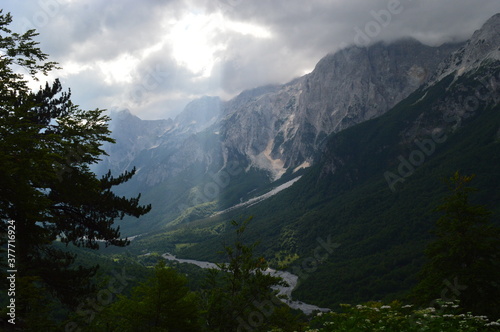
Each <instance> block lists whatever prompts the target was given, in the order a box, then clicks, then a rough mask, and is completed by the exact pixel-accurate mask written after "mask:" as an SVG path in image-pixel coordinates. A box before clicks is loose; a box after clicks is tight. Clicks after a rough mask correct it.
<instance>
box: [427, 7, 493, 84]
mask: <svg viewBox="0 0 500 332" xmlns="http://www.w3.org/2000/svg"><path fill="white" fill-rule="evenodd" d="M498 60H500V13H498V14H495V15H493V16H492V17H491V18H490V19H489V20H488V21H486V23H485V24H484V25H483V26H482V27H481V29H479V30H477V31H475V32H474V34H473V35H472V37H471V38H470V39H469V40H468V41H467V43H465V45H463V46H462V47H461V48H460V49H459V50H457V51H456V52H454V53H453V54H452V55H451V56H450V57H449V58H447V59H446V61H443V62H442V63H441V65H440V66H439V68H438V70H437V72H436V74H435V75H434V77H433V79H432V80H431V81H430V82H429V83H430V84H432V83H435V82H436V81H439V80H441V79H443V78H444V77H445V76H448V75H450V74H452V73H454V74H455V76H456V77H457V76H460V75H463V74H465V73H467V72H470V71H471V70H473V69H477V68H479V67H480V66H481V65H482V64H483V63H484V62H487V61H488V62H492V61H498Z"/></svg>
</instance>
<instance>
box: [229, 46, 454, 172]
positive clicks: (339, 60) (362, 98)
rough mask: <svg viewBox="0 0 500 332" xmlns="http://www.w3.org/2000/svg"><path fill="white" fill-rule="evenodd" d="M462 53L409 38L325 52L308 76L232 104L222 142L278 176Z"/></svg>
mask: <svg viewBox="0 0 500 332" xmlns="http://www.w3.org/2000/svg"><path fill="white" fill-rule="evenodd" d="M457 48H458V45H443V46H441V47H430V46H425V45H423V44H421V43H419V42H418V41H416V40H411V39H409V40H401V41H398V42H396V43H393V44H390V45H386V44H383V43H378V44H375V45H373V46H370V47H367V48H366V47H365V48H359V47H355V46H353V47H349V48H346V49H344V50H342V51H340V52H337V53H335V54H331V55H327V56H326V57H324V58H323V59H322V60H321V61H320V62H319V63H318V64H317V65H316V68H315V69H314V71H313V72H311V73H310V74H308V75H306V76H303V77H301V78H298V79H296V80H294V81H292V82H290V83H288V84H285V85H282V86H274V87H272V88H271V87H270V88H269V89H267V90H266V89H261V90H259V91H255V92H254V93H253V94H251V97H248V94H247V95H244V96H242V97H241V99H242V101H244V102H242V101H238V98H240V97H236V98H235V100H234V101H232V102H230V103H228V105H227V106H226V107H227V108H228V110H226V112H227V114H228V116H227V117H226V118H224V119H223V123H222V126H221V127H222V130H221V132H223V133H224V136H223V137H224V143H223V144H224V145H225V146H226V147H228V149H229V147H232V148H234V149H236V150H237V151H238V152H239V153H241V154H244V155H246V156H247V157H248V159H249V160H250V163H251V164H252V165H253V166H255V167H257V168H262V169H266V170H268V171H269V172H270V174H271V175H272V177H273V178H277V177H279V176H280V175H281V174H283V173H284V172H285V171H286V170H287V169H289V168H292V169H296V168H300V167H307V166H309V165H311V163H312V161H313V160H312V159H313V156H314V154H315V153H316V151H317V149H318V148H319V146H320V145H321V142H322V140H323V139H324V138H326V137H327V136H328V135H329V134H331V133H333V132H338V131H340V130H343V129H345V128H347V127H350V126H352V125H355V124H357V123H360V122H363V121H366V120H369V119H371V118H374V117H376V116H379V115H381V114H383V113H385V112H386V111H387V110H389V109H390V108H391V107H393V106H394V105H395V104H396V103H398V102H399V101H401V100H402V99H404V98H405V97H407V96H408V95H409V94H410V93H411V92H413V91H414V90H415V89H417V88H418V87H419V86H420V85H421V84H423V83H424V82H426V81H427V80H428V79H429V78H430V76H431V75H432V73H434V71H435V70H436V68H437V66H438V65H439V63H440V62H441V61H442V60H443V59H444V58H445V57H447V56H448V55H449V54H450V53H451V52H452V51H453V50H455V49H457Z"/></svg>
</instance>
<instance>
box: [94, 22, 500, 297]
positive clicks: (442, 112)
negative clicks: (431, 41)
mask: <svg viewBox="0 0 500 332" xmlns="http://www.w3.org/2000/svg"><path fill="white" fill-rule="evenodd" d="M283 61H286V59H284V60H283ZM499 102H500V14H496V15H494V16H493V17H492V18H490V19H489V20H488V21H487V22H486V23H485V24H484V26H483V27H482V28H481V29H480V30H478V31H476V32H475V33H474V34H473V36H472V37H471V38H470V39H469V40H468V41H467V42H466V43H462V44H449V45H448V44H445V45H442V46H439V47H431V46H426V45H423V44H421V43H419V42H418V41H416V40H411V39H407V40H400V41H396V42H394V43H391V44H385V43H377V44H374V45H372V46H369V47H365V48H360V47H356V46H352V47H348V48H346V49H344V50H342V51H339V52H337V53H335V54H330V55H327V56H326V57H324V58H323V59H322V60H321V61H320V62H319V63H318V64H317V65H316V67H315V69H314V70H313V71H312V72H311V73H310V74H307V75H305V76H303V77H300V78H297V79H295V80H293V81H291V82H289V83H287V84H283V85H272V86H265V87H260V88H257V89H252V90H248V91H244V92H242V93H241V94H240V95H238V96H237V97H235V98H234V99H232V100H229V101H221V100H220V99H219V98H217V97H204V98H201V99H198V100H195V101H193V102H192V103H190V104H189V105H188V106H187V107H186V109H185V110H184V112H182V113H181V114H179V116H177V117H176V118H175V119H174V120H158V121H144V120H140V119H139V118H137V117H136V116H134V115H132V114H131V113H130V112H128V111H120V112H115V113H113V114H112V118H113V120H112V123H111V129H112V130H113V136H114V137H115V138H116V139H117V144H115V145H113V146H110V147H108V151H109V154H110V156H109V157H107V158H105V159H104V160H103V162H102V163H101V164H100V165H99V168H100V170H98V171H99V172H103V171H104V170H107V169H111V170H112V171H113V172H121V171H123V170H126V169H130V168H131V167H132V166H136V167H137V169H138V172H137V175H136V176H135V177H134V179H133V180H131V181H130V183H128V184H126V185H125V186H123V187H122V188H120V192H121V193H124V194H134V193H136V192H137V191H138V192H142V193H143V196H142V202H144V203H152V204H153V210H152V212H151V213H150V214H149V215H148V216H145V217H143V219H142V220H139V221H136V220H127V221H126V222H124V223H122V230H123V231H124V232H125V233H126V234H130V235H134V234H143V233H148V234H147V235H144V236H142V237H140V238H138V239H136V240H134V242H133V243H132V245H131V247H130V248H131V249H132V250H137V252H140V251H142V250H147V251H154V250H157V251H160V252H161V251H169V252H175V253H177V254H178V255H181V256H182V255H184V256H189V257H191V258H198V259H207V260H217V255H216V252H217V251H219V249H220V248H219V246H220V242H221V241H224V239H225V238H226V236H229V234H230V231H229V229H228V228H227V227H226V225H227V220H228V219H231V218H239V217H242V216H248V215H253V216H254V221H253V222H252V223H251V224H250V225H251V226H249V228H248V239H249V241H251V240H260V241H261V245H260V247H259V248H260V251H261V253H262V254H263V255H264V256H265V257H266V258H267V259H268V260H269V261H270V262H271V263H272V264H273V265H275V266H278V267H288V268H290V269H292V270H293V271H294V272H295V274H298V275H299V277H300V278H301V279H300V282H299V287H298V289H297V291H296V294H298V295H300V298H301V299H303V300H304V301H307V302H310V303H315V304H318V305H321V306H331V305H332V304H334V303H339V302H342V301H343V302H354V301H358V300H372V299H381V298H393V297H396V296H399V295H401V294H404V292H405V291H406V290H407V289H408V288H409V287H411V285H413V284H414V282H415V273H416V271H418V269H419V267H420V266H421V264H422V252H423V248H424V247H425V244H426V243H427V241H428V240H429V238H430V236H429V233H428V231H429V230H430V229H431V227H432V224H433V221H434V220H435V218H436V216H435V213H434V212H433V208H434V207H436V205H437V204H439V199H440V197H442V195H443V193H444V190H445V188H444V187H443V185H442V183H441V182H440V179H441V178H443V177H447V176H450V175H451V174H452V173H453V172H454V171H456V170H462V171H463V172H466V173H476V174H477V182H476V185H477V186H478V187H480V188H481V189H482V190H481V191H480V192H479V193H478V195H477V197H476V199H477V200H478V201H480V202H482V203H483V204H486V205H488V207H490V208H491V209H492V210H493V211H495V212H497V214H496V217H494V218H496V219H495V220H496V221H498V219H499V217H498V213H500V206H499V204H498V201H499V200H500V188H499V184H500V171H499V169H498V165H499V164H500V105H499ZM298 176H301V178H300V179H297V178H298ZM294 179H295V180H296V181H295V182H294V183H293V185H291V186H284V187H283V188H285V189H283V190H282V191H280V192H279V193H276V194H275V195H268V196H262V195H263V194H265V193H266V192H269V191H271V190H272V189H273V188H276V187H278V186H279V185H282V184H284V183H286V182H288V181H291V180H294ZM254 197H266V198H267V199H260V200H256V201H255V202H256V203H255V204H241V205H237V204H240V203H242V202H247V201H249V200H251V199H252V198H254ZM235 206H236V207H235ZM231 207H233V208H231ZM220 211H224V213H219V212H220ZM321 241H322V242H321ZM318 243H338V244H340V246H339V247H338V248H337V247H336V248H335V250H333V249H332V250H330V251H327V252H326V254H324V255H322V256H321V257H316V256H315V252H316V251H315V249H316V248H317V247H318V245H319V244H318ZM308 264H309V265H308ZM311 264H313V265H311Z"/></svg>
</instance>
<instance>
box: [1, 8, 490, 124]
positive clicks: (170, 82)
mask: <svg viewBox="0 0 500 332" xmlns="http://www.w3.org/2000/svg"><path fill="white" fill-rule="evenodd" d="M394 3H399V7H398V8H400V9H401V10H400V11H398V13H396V14H391V17H390V19H389V21H388V22H387V24H385V23H384V24H380V27H379V29H378V30H377V31H375V30H374V31H375V32H376V33H375V34H373V36H370V42H376V41H378V40H394V39H397V38H401V37H404V36H413V37H415V38H417V39H419V40H421V41H423V42H425V43H429V44H434V45H436V44H439V43H442V42H446V41H459V40H464V39H466V38H468V37H469V36H470V35H471V34H472V33H473V31H474V30H475V29H478V28H479V27H480V26H481V25H482V24H483V23H484V22H485V21H486V19H488V18H489V17H490V16H492V15H493V14H494V13H497V12H500V3H499V2H498V0H475V1H470V0H440V1H431V0H420V1H414V0H413V1H411V0H371V1H366V0H335V1H334V0H308V1H303V0H273V1H269V0H213V1H206V0H170V1H158V0H143V1H134V0H108V1H101V0H72V1H66V0H64V1H63V0H23V1H19V0H3V3H2V4H3V8H4V12H12V14H13V17H14V24H13V26H12V28H13V29H14V30H15V31H18V30H19V29H23V28H26V27H34V28H36V29H37V30H38V32H40V36H39V37H38V39H37V40H38V41H40V47H41V48H42V50H44V51H45V52H46V53H48V54H50V55H51V58H50V59H51V60H53V61H58V62H59V63H60V65H61V66H62V67H63V68H64V69H63V70H60V71H57V72H54V73H53V74H52V75H51V76H50V77H48V79H53V78H54V77H56V75H57V76H59V77H61V79H62V81H63V84H65V87H66V88H71V90H72V92H73V101H74V102H75V103H76V104H79V105H81V106H82V107H83V108H89V109H92V108H96V107H99V108H111V107H113V106H122V107H129V108H130V109H131V111H132V112H134V113H136V114H138V115H139V116H141V117H142V118H149V119H151V118H164V117H171V116H174V115H175V113H176V112H179V111H180V110H181V108H182V107H183V106H184V105H185V104H186V103H187V102H188V101H189V100H190V99H191V98H194V97H196V96H202V95H220V96H223V97H230V96H234V95H235V94H236V93H238V92H240V91H241V90H243V89H247V88H252V87H256V86H259V85H263V84H270V83H284V82H287V81H289V80H291V79H292V78H294V77H297V76H299V75H303V74H304V73H305V72H308V71H310V70H311V68H314V66H315V64H316V63H317V61H319V60H320V58H321V57H323V56H324V55H325V54H326V53H328V52H331V51H335V50H337V49H338V48H339V47H341V46H343V45H346V44H352V43H353V42H354V40H355V38H356V33H357V31H359V30H364V29H365V28H367V27H369V25H370V24H372V23H370V22H375V23H376V22H377V19H376V17H375V16H374V14H373V13H381V11H384V10H388V8H389V7H388V6H390V5H391V4H394ZM367 24H368V25H367Z"/></svg>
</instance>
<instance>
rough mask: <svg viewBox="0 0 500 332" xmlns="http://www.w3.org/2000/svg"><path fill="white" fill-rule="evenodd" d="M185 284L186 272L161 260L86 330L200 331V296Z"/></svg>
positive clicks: (140, 331)
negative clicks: (144, 278) (128, 293)
mask: <svg viewBox="0 0 500 332" xmlns="http://www.w3.org/2000/svg"><path fill="white" fill-rule="evenodd" d="M186 284H187V278H186V277H185V276H184V275H181V274H180V273H179V272H177V271H176V270H174V269H173V268H168V267H166V266H165V262H164V261H160V262H159V263H158V264H157V265H156V266H155V269H154V271H153V273H152V275H151V277H150V278H149V279H148V280H147V281H146V282H144V283H141V284H140V285H138V286H137V287H135V288H134V289H133V290H132V295H131V296H130V297H126V296H122V295H120V296H119V299H118V300H117V301H116V302H115V303H113V304H112V305H110V306H109V307H107V308H105V309H104V311H103V312H102V313H100V314H99V315H98V317H97V319H96V320H95V321H93V322H92V324H91V325H90V326H88V327H87V328H85V329H84V331H89V332H90V331H92V332H93V331H96V332H97V331H98V332H104V331H105V332H113V331H117V332H119V331H135V332H142V331H144V332H149V331H170V332H191V331H192V332H197V331H200V330H201V324H200V316H199V309H198V307H199V305H198V304H199V298H198V296H197V294H196V293H194V292H191V291H190V290H189V289H188V287H187V286H186Z"/></svg>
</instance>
